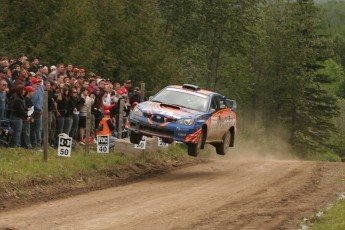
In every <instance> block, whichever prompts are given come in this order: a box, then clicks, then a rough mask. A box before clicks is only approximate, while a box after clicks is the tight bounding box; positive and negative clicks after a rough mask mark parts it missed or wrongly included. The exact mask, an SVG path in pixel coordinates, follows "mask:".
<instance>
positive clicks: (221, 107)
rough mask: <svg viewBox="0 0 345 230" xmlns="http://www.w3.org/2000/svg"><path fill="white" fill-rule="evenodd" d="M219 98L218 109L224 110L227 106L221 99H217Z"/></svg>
mask: <svg viewBox="0 0 345 230" xmlns="http://www.w3.org/2000/svg"><path fill="white" fill-rule="evenodd" d="M218 98H219V108H220V109H225V108H228V106H227V105H226V101H225V99H224V98H223V97H218Z"/></svg>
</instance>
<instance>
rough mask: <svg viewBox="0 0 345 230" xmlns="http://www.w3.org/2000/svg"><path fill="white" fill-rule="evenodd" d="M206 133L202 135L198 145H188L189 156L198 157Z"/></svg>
mask: <svg viewBox="0 0 345 230" xmlns="http://www.w3.org/2000/svg"><path fill="white" fill-rule="evenodd" d="M203 136H204V132H201V133H200V136H199V139H198V142H197V143H196V144H190V143H189V144H188V155H189V156H192V157H196V156H198V154H199V152H200V149H201V145H202V140H203Z"/></svg>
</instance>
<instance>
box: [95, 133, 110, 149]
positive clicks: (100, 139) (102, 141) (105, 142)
mask: <svg viewBox="0 0 345 230" xmlns="http://www.w3.org/2000/svg"><path fill="white" fill-rule="evenodd" d="M97 153H109V135H98V136H97Z"/></svg>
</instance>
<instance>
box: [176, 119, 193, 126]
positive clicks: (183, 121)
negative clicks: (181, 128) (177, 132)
mask: <svg viewBox="0 0 345 230" xmlns="http://www.w3.org/2000/svg"><path fill="white" fill-rule="evenodd" d="M177 124H180V125H192V124H194V119H193V118H185V119H180V120H177Z"/></svg>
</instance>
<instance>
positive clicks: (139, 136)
mask: <svg viewBox="0 0 345 230" xmlns="http://www.w3.org/2000/svg"><path fill="white" fill-rule="evenodd" d="M142 138H143V135H142V134H139V133H135V132H131V134H130V137H129V140H130V142H131V143H132V144H139V143H140V141H141V139H142Z"/></svg>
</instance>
